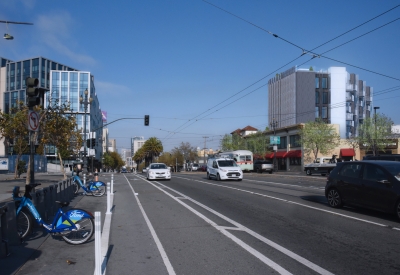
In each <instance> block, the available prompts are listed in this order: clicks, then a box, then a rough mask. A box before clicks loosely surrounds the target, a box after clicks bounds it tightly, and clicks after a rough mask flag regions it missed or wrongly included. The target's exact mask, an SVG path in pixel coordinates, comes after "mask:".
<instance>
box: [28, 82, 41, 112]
mask: <svg viewBox="0 0 400 275" xmlns="http://www.w3.org/2000/svg"><path fill="white" fill-rule="evenodd" d="M25 84H26V103H27V105H28V107H33V106H36V105H39V104H40V97H39V91H40V90H39V88H37V85H38V84H39V80H38V79H37V78H33V77H27V78H26V80H25Z"/></svg>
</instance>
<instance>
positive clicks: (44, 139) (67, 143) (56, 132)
mask: <svg viewBox="0 0 400 275" xmlns="http://www.w3.org/2000/svg"><path fill="white" fill-rule="evenodd" d="M71 112H72V111H71V109H70V107H69V106H68V105H58V104H57V103H56V104H54V105H53V106H49V108H48V109H47V110H44V111H43V117H44V118H43V120H42V125H41V129H42V130H41V133H42V134H41V144H51V145H54V146H55V147H56V148H57V155H58V158H59V160H60V166H61V171H62V173H63V175H64V179H66V178H67V175H66V172H65V169H64V165H63V159H65V158H67V157H71V156H72V155H74V154H75V153H76V152H77V151H78V150H79V149H80V148H81V146H82V142H83V138H82V135H81V133H80V132H79V131H78V130H77V124H76V118H75V116H74V115H72V113H71Z"/></svg>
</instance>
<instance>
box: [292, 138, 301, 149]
mask: <svg viewBox="0 0 400 275" xmlns="http://www.w3.org/2000/svg"><path fill="white" fill-rule="evenodd" d="M289 141H290V147H301V144H300V136H299V135H291V136H289Z"/></svg>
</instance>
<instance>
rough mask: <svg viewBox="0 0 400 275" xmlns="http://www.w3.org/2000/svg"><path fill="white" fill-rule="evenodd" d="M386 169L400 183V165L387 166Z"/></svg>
mask: <svg viewBox="0 0 400 275" xmlns="http://www.w3.org/2000/svg"><path fill="white" fill-rule="evenodd" d="M384 167H385V168H386V169H387V170H388V171H389V173H390V174H392V175H393V176H394V177H395V178H396V179H397V180H398V181H400V165H398V164H397V163H394V164H386V165H384Z"/></svg>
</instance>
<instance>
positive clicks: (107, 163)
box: [103, 152, 114, 169]
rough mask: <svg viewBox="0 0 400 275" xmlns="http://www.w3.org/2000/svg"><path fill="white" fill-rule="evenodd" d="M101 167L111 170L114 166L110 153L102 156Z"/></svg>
mask: <svg viewBox="0 0 400 275" xmlns="http://www.w3.org/2000/svg"><path fill="white" fill-rule="evenodd" d="M103 158H104V161H103V165H104V167H105V168H106V169H111V167H113V166H114V159H113V158H112V157H111V155H110V153H108V152H106V153H104V154H103Z"/></svg>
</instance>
